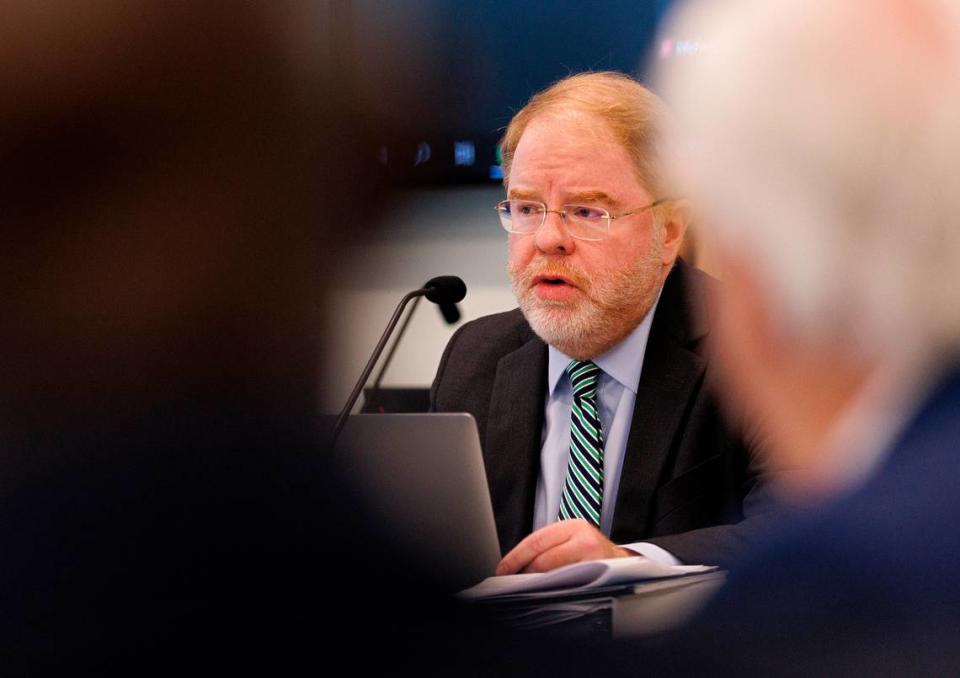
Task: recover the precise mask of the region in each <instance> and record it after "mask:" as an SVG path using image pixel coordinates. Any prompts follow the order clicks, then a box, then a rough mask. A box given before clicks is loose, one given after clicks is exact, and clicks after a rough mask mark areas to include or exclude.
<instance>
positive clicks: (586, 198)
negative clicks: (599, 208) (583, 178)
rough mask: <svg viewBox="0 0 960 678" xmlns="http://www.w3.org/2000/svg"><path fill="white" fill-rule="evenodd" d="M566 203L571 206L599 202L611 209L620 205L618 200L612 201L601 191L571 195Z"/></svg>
mask: <svg viewBox="0 0 960 678" xmlns="http://www.w3.org/2000/svg"><path fill="white" fill-rule="evenodd" d="M567 202H568V203H569V204H571V205H573V204H576V203H581V202H599V203H603V204H604V205H609V206H611V207H617V206H619V205H620V202H619V201H618V200H614V199H613V198H611V197H610V196H609V195H608V194H606V193H604V192H603V191H583V192H581V193H573V194H572V195H570V196H569V197H568V198H567Z"/></svg>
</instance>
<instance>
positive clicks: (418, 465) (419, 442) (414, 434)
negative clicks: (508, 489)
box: [336, 413, 500, 591]
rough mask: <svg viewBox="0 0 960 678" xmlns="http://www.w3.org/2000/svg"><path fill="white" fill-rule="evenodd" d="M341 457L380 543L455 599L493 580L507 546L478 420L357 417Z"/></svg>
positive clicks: (340, 445)
mask: <svg viewBox="0 0 960 678" xmlns="http://www.w3.org/2000/svg"><path fill="white" fill-rule="evenodd" d="M336 454H337V457H338V458H339V460H340V462H341V463H342V464H343V467H344V471H345V474H346V478H347V482H348V483H350V485H351V487H352V489H353V490H354V492H355V494H356V496H357V498H358V500H359V502H360V507H361V510H362V511H363V512H364V513H365V515H366V517H367V518H368V520H369V521H370V523H371V525H372V527H373V528H374V530H375V531H376V532H377V534H376V536H375V537H374V538H377V539H381V540H384V541H385V543H386V545H387V546H388V547H390V548H393V549H396V551H395V552H396V553H399V554H400V555H402V556H404V557H405V558H406V559H407V560H408V561H409V562H410V563H411V564H413V566H414V567H416V568H418V569H420V571H421V572H424V573H428V574H429V575H430V576H431V577H432V578H434V579H435V581H436V583H437V584H438V585H439V586H441V587H443V588H445V589H447V590H450V591H455V590H459V589H462V588H466V587H468V586H472V585H473V584H476V583H477V582H479V581H480V580H482V579H484V578H486V577H489V576H492V575H493V574H494V570H495V569H496V565H497V563H498V562H499V560H500V545H499V542H498V540H497V529H496V524H495V522H494V517H493V506H492V505H491V503H490V491H489V489H488V486H487V476H486V471H485V470H484V465H483V456H482V453H481V450H480V436H479V435H478V433H477V424H476V421H474V419H473V417H472V416H471V415H469V414H462V413H461V414H357V415H352V416H350V417H349V418H348V420H347V423H346V425H345V426H344V428H343V431H342V432H341V434H340V439H339V441H338V442H337V446H336Z"/></svg>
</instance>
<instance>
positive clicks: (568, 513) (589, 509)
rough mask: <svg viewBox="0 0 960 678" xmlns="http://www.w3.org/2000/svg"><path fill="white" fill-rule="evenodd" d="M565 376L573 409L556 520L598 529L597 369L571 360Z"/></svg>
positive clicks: (600, 474)
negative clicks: (579, 520) (577, 521)
mask: <svg viewBox="0 0 960 678" xmlns="http://www.w3.org/2000/svg"><path fill="white" fill-rule="evenodd" d="M567 375H568V376H569V377H570V384H571V386H572V387H573V406H572V407H571V409H570V454H569V455H568V456H567V480H566V482H565V483H564V484H563V494H561V495H560V512H559V517H558V520H570V519H572V518H583V519H584V520H586V521H587V522H589V523H590V524H591V525H593V526H594V527H597V528H599V527H600V508H601V506H602V505H603V433H602V431H601V430H600V413H599V411H598V409H597V379H598V378H599V376H600V368H599V367H597V366H596V365H594V364H593V363H592V362H589V361H581V360H572V361H571V362H570V364H569V365H567Z"/></svg>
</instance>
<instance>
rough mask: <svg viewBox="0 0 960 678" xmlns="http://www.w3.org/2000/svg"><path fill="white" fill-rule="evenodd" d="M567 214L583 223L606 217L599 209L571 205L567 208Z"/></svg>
mask: <svg viewBox="0 0 960 678" xmlns="http://www.w3.org/2000/svg"><path fill="white" fill-rule="evenodd" d="M568 214H570V215H572V216H574V217H576V218H577V219H583V220H584V221H599V220H600V219H603V217H604V216H606V215H605V214H604V211H603V210H602V209H600V208H599V207H587V206H586V205H573V206H571V207H570V208H568Z"/></svg>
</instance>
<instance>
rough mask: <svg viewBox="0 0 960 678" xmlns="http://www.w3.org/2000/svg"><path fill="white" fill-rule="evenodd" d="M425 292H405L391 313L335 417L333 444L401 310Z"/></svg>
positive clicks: (426, 290) (424, 289)
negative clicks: (341, 408)
mask: <svg viewBox="0 0 960 678" xmlns="http://www.w3.org/2000/svg"><path fill="white" fill-rule="evenodd" d="M427 292H429V290H428V289H427V288H425V287H424V288H422V289H419V290H414V291H413V292H407V294H405V295H404V297H403V299H401V300H400V303H399V304H398V305H397V309H396V310H395V311H394V312H393V316H392V317H391V318H390V322H388V323H387V329H385V330H384V331H383V334H382V335H381V336H380V341H379V342H377V347H376V348H375V349H373V355H371V356H370V360H368V361H367V366H366V367H364V368H363V372H362V373H361V374H360V379H359V380H357V385H356V386H354V387H353V391H351V393H350V397H349V398H347V403H346V405H344V406H343V410H341V412H340V416H339V417H337V425H336V427H335V428H334V429H333V440H334V442H336V440H337V438H338V437H339V436H340V431H341V430H342V429H343V425H344V424H346V423H347V417H348V416H349V415H350V410H352V409H353V406H354V405H355V404H356V403H357V398H359V397H360V392H361V391H362V390H363V385H364V384H366V383H367V379H369V378H370V373H371V372H373V366H374V365H376V364H377V359H378V358H379V357H380V354H381V353H383V347H384V346H386V345H387V340H388V339H389V338H390V335H391V334H392V333H393V328H394V327H396V326H397V321H399V320H400V315H401V314H402V313H403V309H404V308H406V307H407V304H408V303H410V300H411V299H414V298H416V297H422V296H423V295H425V294H426V293H427Z"/></svg>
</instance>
